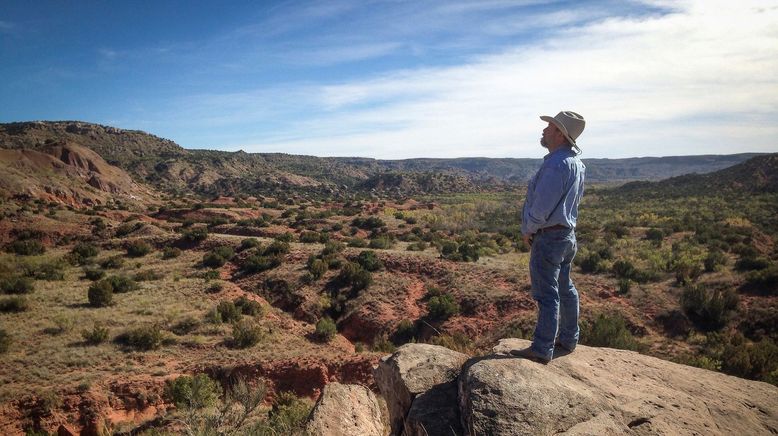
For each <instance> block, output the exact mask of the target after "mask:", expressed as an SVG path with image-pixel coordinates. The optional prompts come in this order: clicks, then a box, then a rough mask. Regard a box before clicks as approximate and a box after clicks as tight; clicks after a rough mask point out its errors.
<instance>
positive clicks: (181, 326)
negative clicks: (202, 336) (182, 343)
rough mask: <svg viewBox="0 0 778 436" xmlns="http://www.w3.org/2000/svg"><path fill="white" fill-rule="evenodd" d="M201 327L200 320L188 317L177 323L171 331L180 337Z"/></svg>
mask: <svg viewBox="0 0 778 436" xmlns="http://www.w3.org/2000/svg"><path fill="white" fill-rule="evenodd" d="M199 327H200V320H198V319H197V318H195V317H193V316H187V317H185V318H183V319H181V320H179V321H178V322H176V323H175V324H174V325H173V327H171V328H170V331H172V332H173V333H175V334H177V335H178V336H183V335H188V334H189V333H192V332H193V331H195V330H197V329H198V328H199Z"/></svg>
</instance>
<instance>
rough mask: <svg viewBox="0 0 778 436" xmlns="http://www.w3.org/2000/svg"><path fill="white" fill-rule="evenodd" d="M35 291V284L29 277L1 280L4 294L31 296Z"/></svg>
mask: <svg viewBox="0 0 778 436" xmlns="http://www.w3.org/2000/svg"><path fill="white" fill-rule="evenodd" d="M34 290H35V282H34V281H33V280H32V279H30V278H29V277H6V278H3V279H0V291H2V292H3V293H4V294H30V293H32V292H33V291H34Z"/></svg>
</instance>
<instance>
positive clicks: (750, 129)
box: [234, 0, 778, 157]
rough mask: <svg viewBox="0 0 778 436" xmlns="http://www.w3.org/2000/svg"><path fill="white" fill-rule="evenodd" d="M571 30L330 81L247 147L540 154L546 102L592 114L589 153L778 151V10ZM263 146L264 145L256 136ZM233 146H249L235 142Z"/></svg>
mask: <svg viewBox="0 0 778 436" xmlns="http://www.w3.org/2000/svg"><path fill="white" fill-rule="evenodd" d="M675 6H676V7H678V10H677V11H674V12H672V13H666V14H664V15H657V16H649V17H629V16H628V17H613V18H608V19H604V20H600V21H597V22H594V23H588V24H586V25H583V26H579V27H573V28H569V27H568V28H566V29H559V32H558V33H557V35H556V36H555V37H553V38H549V39H546V40H545V41H543V42H541V43H540V44H539V45H537V46H534V47H529V48H527V47H523V48H521V49H515V50H506V51H504V52H502V53H499V54H496V55H490V56H484V57H481V58H479V59H478V60H477V61H474V62H471V63H469V64H467V65H463V66H456V67H447V68H436V69H424V70H418V71H414V70H410V71H403V72H399V73H391V74H387V75H384V76H382V77H378V78H374V79H371V80H364V81H355V82H350V83H342V84H338V85H333V86H323V87H319V88H317V89H316V90H315V92H313V94H312V96H313V97H312V98H311V99H309V103H308V104H312V105H314V107H318V108H319V111H317V112H316V113H315V114H313V115H312V116H310V117H307V118H306V119H305V120H304V121H299V122H298V123H296V124H295V125H294V126H293V127H292V128H291V129H290V131H294V132H300V133H299V134H298V135H297V137H296V138H290V139H287V140H281V141H275V140H273V138H272V136H273V135H267V137H266V138H265V139H261V138H258V139H259V140H258V141H251V142H250V141H246V142H245V143H243V144H240V146H239V147H240V148H243V149H244V150H253V151H266V150H267V151H270V150H272V151H287V152H304V153H313V154H326V155H367V156H375V157H411V156H474V155H485V156H532V155H538V154H539V149H538V145H537V138H538V134H539V131H540V129H541V128H542V125H541V123H540V121H539V120H538V118H537V116H538V115H539V114H540V113H547V114H550V115H554V114H555V113H556V111H558V110H561V109H571V110H576V111H579V112H580V113H582V114H584V115H585V116H586V117H587V119H588V120H589V125H588V127H587V130H586V132H585V133H584V135H583V136H582V138H581V142H582V144H583V148H584V150H585V153H586V155H588V156H592V157H595V156H608V157H617V156H634V155H670V154H694V153H708V152H711V153H715V152H736V151H740V150H749V151H753V150H761V151H770V150H771V151H775V150H776V149H777V148H778V147H776V146H775V141H774V138H775V137H777V136H778V125H775V124H774V123H765V121H764V119H765V118H770V117H774V116H775V115H778V113H776V112H778V77H776V76H775V74H774V72H775V71H778V39H777V38H776V32H775V23H776V22H778V21H777V19H778V11H776V10H774V9H759V8H758V6H759V3H758V2H754V3H753V4H749V2H745V3H744V2H738V3H737V4H736V5H735V4H731V3H729V2H712V1H707V0H706V1H689V2H684V3H675ZM248 144H253V145H248ZM234 147H238V146H237V145H235V146H234Z"/></svg>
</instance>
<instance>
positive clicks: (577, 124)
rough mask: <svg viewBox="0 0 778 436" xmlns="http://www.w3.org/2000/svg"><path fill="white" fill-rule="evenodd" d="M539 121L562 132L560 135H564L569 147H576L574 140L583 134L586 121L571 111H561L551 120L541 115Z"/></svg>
mask: <svg viewBox="0 0 778 436" xmlns="http://www.w3.org/2000/svg"><path fill="white" fill-rule="evenodd" d="M540 119H541V120H543V121H547V122H549V123H552V124H553V125H555V126H557V128H558V129H559V130H561V131H562V134H564V135H565V138H567V140H568V141H569V142H570V145H573V146H575V147H578V144H576V143H575V140H576V139H578V136H580V135H581V132H583V130H584V127H585V126H586V121H585V120H584V118H583V117H582V116H581V115H579V114H577V113H575V112H572V111H562V112H560V113H558V114H556V116H555V117H553V118H552V117H549V116H547V115H541V117H540Z"/></svg>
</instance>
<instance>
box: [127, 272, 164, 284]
mask: <svg viewBox="0 0 778 436" xmlns="http://www.w3.org/2000/svg"><path fill="white" fill-rule="evenodd" d="M163 277H165V275H164V274H162V273H161V272H159V271H157V270H153V269H147V270H146V271H140V272H137V273H135V275H134V276H133V277H132V279H133V280H135V281H137V282H146V281H152V280H160V279H162V278H163Z"/></svg>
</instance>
